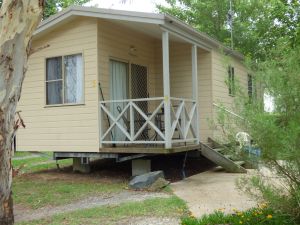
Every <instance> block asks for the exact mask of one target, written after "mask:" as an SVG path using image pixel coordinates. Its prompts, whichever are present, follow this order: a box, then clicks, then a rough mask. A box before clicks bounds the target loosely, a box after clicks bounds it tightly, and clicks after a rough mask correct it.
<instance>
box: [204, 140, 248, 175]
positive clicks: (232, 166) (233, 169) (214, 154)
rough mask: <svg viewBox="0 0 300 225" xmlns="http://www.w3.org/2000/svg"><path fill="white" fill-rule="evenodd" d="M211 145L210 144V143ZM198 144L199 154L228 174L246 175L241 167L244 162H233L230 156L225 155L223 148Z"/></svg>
mask: <svg viewBox="0 0 300 225" xmlns="http://www.w3.org/2000/svg"><path fill="white" fill-rule="evenodd" d="M210 143H211V142H210ZM210 143H200V147H201V150H200V151H201V154H202V155H203V156H204V157H206V158H207V159H209V160H211V161H212V162H214V163H215V164H217V165H218V166H221V167H223V168H224V169H225V170H226V171H228V172H230V173H247V170H246V169H245V168H244V167H242V166H243V165H244V164H245V162H244V161H234V160H233V157H232V155H225V154H224V148H222V147H221V146H220V145H219V144H217V145H216V144H215V143H213V144H210Z"/></svg>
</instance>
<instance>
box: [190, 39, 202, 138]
mask: <svg viewBox="0 0 300 225" xmlns="http://www.w3.org/2000/svg"><path fill="white" fill-rule="evenodd" d="M191 52H192V94H193V96H192V97H193V100H194V101H195V104H196V110H195V123H194V124H195V131H196V138H197V140H196V144H199V143H200V136H199V109H198V108H199V106H198V102H199V101H198V67H197V65H198V59H197V45H195V44H194V45H192V51H191Z"/></svg>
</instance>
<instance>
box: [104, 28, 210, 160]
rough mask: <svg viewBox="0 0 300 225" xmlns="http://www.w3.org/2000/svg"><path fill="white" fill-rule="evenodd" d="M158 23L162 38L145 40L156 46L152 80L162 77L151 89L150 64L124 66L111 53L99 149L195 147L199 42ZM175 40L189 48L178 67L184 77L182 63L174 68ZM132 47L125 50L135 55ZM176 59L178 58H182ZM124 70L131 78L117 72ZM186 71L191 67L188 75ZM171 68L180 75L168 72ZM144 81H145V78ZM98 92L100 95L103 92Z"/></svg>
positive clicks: (175, 149) (178, 149)
mask: <svg viewBox="0 0 300 225" xmlns="http://www.w3.org/2000/svg"><path fill="white" fill-rule="evenodd" d="M157 27H158V29H159V32H160V37H159V38H157V37H156V38H155V39H154V41H153V42H150V43H149V45H152V44H153V43H155V44H153V46H156V48H157V49H158V50H156V51H155V53H154V55H153V57H154V58H156V59H159V61H160V62H158V61H156V62H155V66H156V68H157V67H159V66H160V69H158V72H156V74H157V75H156V80H158V79H161V82H158V83H156V85H153V86H152V87H151V88H149V85H151V84H149V83H151V81H149V80H151V77H150V78H149V76H151V74H150V73H151V68H146V67H145V66H139V65H138V64H137V63H133V64H131V66H130V67H126V66H125V65H122V64H121V63H115V58H113V59H111V61H110V66H109V70H110V73H109V76H110V79H109V80H110V85H109V87H110V90H109V91H106V92H109V94H108V93H107V94H106V96H108V99H107V98H106V99H104V97H103V98H102V99H101V101H100V102H99V137H100V146H99V147H100V152H118V153H153V154H156V153H173V152H174V153H175V152H182V151H188V150H194V149H198V148H199V140H200V137H199V109H198V68H197V65H198V53H199V51H198V48H199V46H198V45H197V44H196V43H193V42H192V41H189V40H187V39H186V38H185V37H181V36H180V35H178V34H176V35H175V34H174V32H171V31H169V30H167V29H164V28H162V27H160V26H157ZM133 35H134V34H133ZM170 37H172V38H170ZM177 43H178V45H183V46H184V47H185V48H186V51H188V52H189V54H188V55H187V57H185V58H184V61H185V63H184V66H182V68H183V69H184V70H185V72H184V73H183V74H182V76H181V75H180V70H181V68H180V69H178V68H177V69H176V68H175V67H176V64H177V63H176V60H178V59H176V55H180V52H177V51H176V45H177ZM172 46H175V47H174V50H173V53H175V54H173V55H175V56H173V55H171V54H170V51H172ZM134 50H135V47H134V46H133V45H132V46H130V49H129V54H134ZM200 51H204V50H203V49H200ZM172 57H173V58H172ZM181 58H182V57H181ZM134 60H137V59H136V58H135V59H134ZM134 60H133V61H134ZM170 62H172V63H170ZM178 63H182V60H181V61H178ZM149 67H150V66H149ZM120 71H121V72H120ZM122 71H123V72H124V71H127V73H129V74H131V78H130V81H128V79H127V78H124V77H123V78H120V76H119V75H117V76H116V74H119V73H122ZM186 71H189V72H188V74H187V72H186ZM124 73H125V72H124ZM172 73H174V74H175V73H177V74H179V75H177V76H172V75H173V74H172ZM133 74H134V76H133ZM187 75H188V76H187ZM134 77H136V78H134ZM178 77H180V78H178ZM173 79H174V80H176V79H177V80H176V82H177V85H174V80H173ZM120 80H121V81H120ZM122 80H123V81H122ZM145 80H147V81H148V82H146V83H145V82H144V81H145ZM182 80H186V81H188V82H187V83H189V85H188V87H187V85H183V86H182V88H184V89H185V92H186V93H189V94H185V95H182V96H180V93H182V88H181V85H180V81H182ZM120 83H123V84H122V85H120ZM124 85H125V86H128V90H129V91H128V90H124V87H123V86H124ZM148 88H149V89H151V90H150V91H149V90H148ZM153 89H154V91H153ZM100 91H102V90H101V88H100ZM128 92H130V94H129V93H128ZM100 94H101V93H100ZM101 95H102V96H103V93H102V94H101Z"/></svg>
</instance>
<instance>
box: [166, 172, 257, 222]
mask: <svg viewBox="0 0 300 225" xmlns="http://www.w3.org/2000/svg"><path fill="white" fill-rule="evenodd" d="M241 176H249V175H246V174H245V175H244V174H243V175H242V174H237V173H226V172H225V171H220V170H216V171H208V172H204V173H200V174H197V175H194V176H191V177H189V178H187V179H185V180H182V181H179V182H176V183H173V184H171V188H172V190H173V191H174V193H175V195H177V196H178V197H179V198H181V199H183V200H185V201H186V202H187V205H188V207H189V209H190V211H191V212H192V213H193V215H194V216H196V217H200V216H203V215H204V214H210V213H213V212H214V211H215V210H222V211H223V212H224V213H233V212H234V209H237V210H241V211H243V210H247V209H249V208H252V207H255V206H256V202H255V201H253V200H251V199H250V198H249V197H247V196H246V195H245V194H243V193H241V192H240V191H239V190H238V189H237V188H236V186H235V182H236V179H238V178H239V177H241Z"/></svg>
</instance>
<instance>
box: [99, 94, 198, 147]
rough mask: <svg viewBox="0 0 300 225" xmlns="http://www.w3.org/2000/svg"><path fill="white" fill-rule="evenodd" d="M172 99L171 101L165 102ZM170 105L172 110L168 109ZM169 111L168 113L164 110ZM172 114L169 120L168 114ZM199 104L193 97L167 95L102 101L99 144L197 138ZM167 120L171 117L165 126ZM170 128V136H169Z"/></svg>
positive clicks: (181, 141)
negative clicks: (169, 96)
mask: <svg viewBox="0 0 300 225" xmlns="http://www.w3.org/2000/svg"><path fill="white" fill-rule="evenodd" d="M166 101H170V102H169V103H170V104H166ZM166 105H169V107H170V110H166ZM168 111H169V112H170V115H167V114H166V113H165V112H168ZM167 116H169V118H170V120H166V119H165V118H166V117H167ZM197 116H198V115H197V107H196V102H195V101H194V100H190V99H183V98H174V97H171V98H170V99H165V98H164V97H154V98H143V99H125V100H110V101H101V102H100V147H103V145H104V144H161V145H162V144H166V143H167V142H169V143H172V144H177V143H188V142H197V141H198V140H199V137H197V132H196V129H197V126H196V123H197V121H198V120H197ZM165 121H171V124H170V126H166V124H165ZM166 127H170V128H169V129H171V130H169V132H168V133H169V134H170V136H169V139H170V140H168V138H167V137H166V132H165V130H166Z"/></svg>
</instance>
